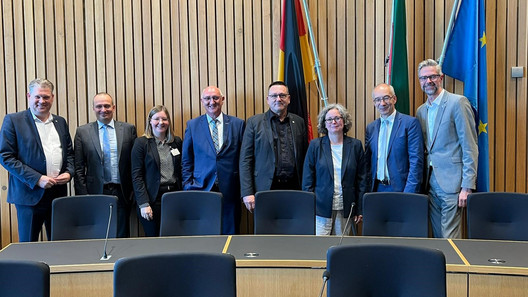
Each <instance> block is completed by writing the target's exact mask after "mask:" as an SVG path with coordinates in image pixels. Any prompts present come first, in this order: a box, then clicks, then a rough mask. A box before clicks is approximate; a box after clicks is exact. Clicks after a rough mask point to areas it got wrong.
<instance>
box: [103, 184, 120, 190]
mask: <svg viewBox="0 0 528 297" xmlns="http://www.w3.org/2000/svg"><path fill="white" fill-rule="evenodd" d="M118 187H119V184H114V183H108V184H104V185H103V189H105V190H112V189H115V188H118Z"/></svg>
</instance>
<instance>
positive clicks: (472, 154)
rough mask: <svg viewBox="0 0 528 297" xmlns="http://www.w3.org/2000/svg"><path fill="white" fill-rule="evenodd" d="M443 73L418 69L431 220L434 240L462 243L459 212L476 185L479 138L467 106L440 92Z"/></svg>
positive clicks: (424, 66) (431, 65)
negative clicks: (447, 239) (423, 96)
mask: <svg viewBox="0 0 528 297" xmlns="http://www.w3.org/2000/svg"><path fill="white" fill-rule="evenodd" d="M443 77H444V76H443V74H442V68H441V66H440V65H438V63H437V62H436V61H434V60H431V59H428V60H425V61H423V62H421V63H420V64H419V65H418V79H419V80H420V86H421V87H422V90H423V91H424V92H425V93H426V94H427V101H426V102H425V103H424V104H422V105H421V106H420V107H418V110H417V112H416V116H417V118H418V119H419V120H420V123H421V125H422V131H423V136H424V139H425V145H426V146H425V148H426V152H427V159H426V164H427V166H428V167H427V168H428V170H427V177H426V182H428V187H427V188H428V195H429V217H430V219H431V226H432V228H433V235H434V237H440V238H442V237H443V238H460V235H461V234H460V221H461V213H460V209H461V208H462V207H465V206H466V200H467V196H468V194H469V193H471V191H472V189H474V188H475V186H476V180H477V159H478V146H477V133H476V129H475V117H474V114H473V110H472V109H471V105H470V103H469V101H468V100H467V99H466V98H465V97H463V96H460V95H456V94H452V93H449V92H447V91H446V90H444V89H443V88H442V80H443Z"/></svg>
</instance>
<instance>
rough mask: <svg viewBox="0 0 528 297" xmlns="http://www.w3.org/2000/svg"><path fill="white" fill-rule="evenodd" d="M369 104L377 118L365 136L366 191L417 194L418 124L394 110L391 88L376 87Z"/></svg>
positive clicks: (421, 157) (419, 174)
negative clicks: (367, 189) (374, 109)
mask: <svg viewBox="0 0 528 297" xmlns="http://www.w3.org/2000/svg"><path fill="white" fill-rule="evenodd" d="M372 100H373V102H374V106H375V107H376V109H377V110H378V112H379V113H380V118H379V119H377V120H375V121H374V122H372V123H370V124H369V125H368V126H367V131H366V133H365V154H366V159H367V166H368V168H369V170H370V173H371V174H370V176H369V191H371V192H407V193H419V192H420V190H421V185H422V175H423V168H424V142H423V137H422V128H421V126H420V122H419V121H418V119H416V118H414V117H411V116H408V115H406V114H402V113H399V112H398V111H397V110H396V107H395V104H396V101H397V100H398V98H397V97H396V93H395V92H394V88H393V87H392V86H391V85H388V84H379V85H377V86H376V87H375V88H374V90H373V91H372Z"/></svg>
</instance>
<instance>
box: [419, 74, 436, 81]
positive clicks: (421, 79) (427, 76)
mask: <svg viewBox="0 0 528 297" xmlns="http://www.w3.org/2000/svg"><path fill="white" fill-rule="evenodd" d="M440 77H441V75H440V74H433V75H426V76H419V77H418V79H419V80H420V81H421V82H425V81H428V80H431V81H435V80H437V79H439V78H440Z"/></svg>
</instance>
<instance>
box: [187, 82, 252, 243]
mask: <svg viewBox="0 0 528 297" xmlns="http://www.w3.org/2000/svg"><path fill="white" fill-rule="evenodd" d="M201 101H202V105H203V107H204V109H205V115H202V116H200V117H198V118H195V119H192V120H190V121H188V122H187V129H185V137H184V139H183V149H182V154H183V155H182V179H183V189H184V190H198V191H214V192H220V193H222V196H223V200H222V234H237V233H240V232H239V225H240V177H239V174H238V167H237V164H238V160H239V156H240V146H241V144H242V136H243V135H244V128H245V123H244V121H243V120H241V119H239V118H236V117H233V116H229V115H227V114H225V113H222V105H223V104H224V101H225V98H224V95H223V94H222V91H220V89H219V88H217V87H214V86H209V87H207V88H205V89H204V90H203V92H202V98H201Z"/></svg>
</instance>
